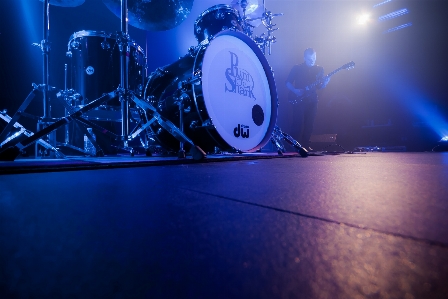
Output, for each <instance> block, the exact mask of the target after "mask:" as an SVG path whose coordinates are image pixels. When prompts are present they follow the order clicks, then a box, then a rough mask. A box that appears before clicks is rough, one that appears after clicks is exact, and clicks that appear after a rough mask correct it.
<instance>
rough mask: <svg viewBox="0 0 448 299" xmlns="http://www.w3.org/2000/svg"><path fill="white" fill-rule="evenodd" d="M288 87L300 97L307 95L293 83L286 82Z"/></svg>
mask: <svg viewBox="0 0 448 299" xmlns="http://www.w3.org/2000/svg"><path fill="white" fill-rule="evenodd" d="M286 87H287V88H288V89H289V90H290V91H291V92H293V93H294V94H295V95H296V96H298V97H301V96H302V95H304V94H305V89H300V88H295V87H294V86H293V85H292V84H291V82H286Z"/></svg>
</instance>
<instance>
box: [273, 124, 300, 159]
mask: <svg viewBox="0 0 448 299" xmlns="http://www.w3.org/2000/svg"><path fill="white" fill-rule="evenodd" d="M282 140H285V141H286V142H288V143H289V144H290V145H292V146H293V147H294V148H295V149H296V150H297V152H298V153H299V154H300V156H301V157H303V158H305V157H308V151H307V150H306V149H305V148H304V147H302V146H301V145H300V143H299V142H297V141H296V140H295V139H294V138H292V137H291V135H289V134H287V133H285V132H283V131H282V130H281V129H280V128H279V127H278V126H275V127H274V131H273V132H272V136H271V143H272V144H274V145H275V146H276V147H277V153H278V154H279V155H283V153H284V152H285V151H286V150H285V147H284V145H283V144H282V143H281V141H282Z"/></svg>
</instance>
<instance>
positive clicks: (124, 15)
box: [117, 0, 134, 155]
mask: <svg viewBox="0 0 448 299" xmlns="http://www.w3.org/2000/svg"><path fill="white" fill-rule="evenodd" d="M120 20H121V24H120V28H121V31H120V33H119V36H118V38H117V39H118V41H119V42H118V47H119V50H120V87H119V97H120V103H121V142H122V143H123V147H122V149H124V150H127V151H129V152H130V153H131V155H133V154H134V149H133V148H130V147H129V146H128V141H129V96H130V93H129V86H128V82H129V80H128V73H129V55H130V51H131V49H130V45H129V40H130V38H129V34H128V2H127V0H121V18H120Z"/></svg>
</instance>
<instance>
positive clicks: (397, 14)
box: [378, 8, 409, 21]
mask: <svg viewBox="0 0 448 299" xmlns="http://www.w3.org/2000/svg"><path fill="white" fill-rule="evenodd" d="M407 13H409V11H408V9H407V8H402V9H399V10H396V11H394V12H391V13H388V14H385V15H384V16H381V17H379V18H378V20H380V21H385V20H390V19H393V18H398V17H400V16H402V15H405V14H407Z"/></svg>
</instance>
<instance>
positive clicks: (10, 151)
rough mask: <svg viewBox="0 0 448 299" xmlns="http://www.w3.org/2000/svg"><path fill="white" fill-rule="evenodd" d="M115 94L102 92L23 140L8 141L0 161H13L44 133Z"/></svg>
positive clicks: (13, 122) (48, 132)
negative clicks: (79, 107) (87, 102)
mask: <svg viewBox="0 0 448 299" xmlns="http://www.w3.org/2000/svg"><path fill="white" fill-rule="evenodd" d="M116 95H117V91H112V92H110V93H108V94H104V95H103V96H102V97H100V98H98V99H96V100H94V101H92V102H90V103H89V104H87V105H86V106H84V107H82V108H81V109H79V110H77V111H76V112H74V113H71V114H69V115H68V116H65V117H62V118H60V119H59V120H57V121H54V122H52V123H51V124H49V125H48V126H46V127H44V128H42V129H41V130H39V131H38V132H36V133H35V134H33V135H31V136H29V137H27V138H26V139H24V140H23V141H18V140H13V141H12V142H11V143H10V146H9V147H7V148H6V149H4V150H3V151H0V161H14V160H15V159H16V158H17V156H18V155H19V154H20V152H21V151H22V150H24V149H25V148H27V147H28V146H30V145H32V144H34V143H37V142H38V141H39V140H40V138H42V137H43V136H46V135H48V134H50V133H52V132H54V131H55V130H56V129H58V128H59V127H62V126H64V125H66V124H68V123H70V122H71V121H72V120H73V119H75V118H77V117H80V116H82V114H83V113H85V112H87V111H89V110H91V109H94V108H96V107H98V106H100V105H101V104H103V103H105V102H107V101H110V100H111V99H113V98H115V97H116ZM31 98H33V97H31ZM30 101H31V100H30ZM13 119H14V117H13V118H11V121H10V123H12V124H15V123H16V122H15V121H13ZM2 134H3V133H2ZM51 150H52V151H53V152H57V149H55V148H54V149H53V148H51Z"/></svg>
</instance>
